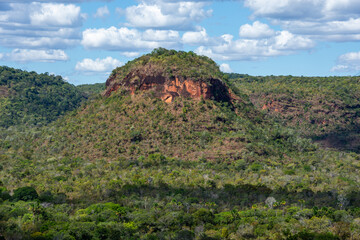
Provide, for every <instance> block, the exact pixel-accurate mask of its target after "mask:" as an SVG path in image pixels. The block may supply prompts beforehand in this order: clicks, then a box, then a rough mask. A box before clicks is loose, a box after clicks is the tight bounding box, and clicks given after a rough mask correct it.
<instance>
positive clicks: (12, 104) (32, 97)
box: [0, 67, 86, 128]
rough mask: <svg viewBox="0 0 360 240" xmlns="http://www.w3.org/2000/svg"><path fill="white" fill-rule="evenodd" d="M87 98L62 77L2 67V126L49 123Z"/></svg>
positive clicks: (0, 68)
mask: <svg viewBox="0 0 360 240" xmlns="http://www.w3.org/2000/svg"><path fill="white" fill-rule="evenodd" d="M85 99H86V98H85V95H84V94H82V92H81V91H79V90H78V89H77V88H76V87H75V86H73V85H71V84H69V83H67V82H65V81H64V80H63V79H62V77H60V76H54V75H49V74H48V73H44V74H37V73H35V72H26V71H22V70H17V69H13V68H9V67H0V127H4V128H7V127H9V126H13V125H19V124H28V125H41V124H45V123H48V122H51V121H54V120H55V119H57V118H59V117H60V116H62V115H63V114H64V113H66V112H68V111H71V110H74V109H75V108H77V107H79V106H80V104H81V102H82V101H83V100H85Z"/></svg>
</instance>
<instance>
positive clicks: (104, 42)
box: [81, 27, 179, 52]
mask: <svg viewBox="0 0 360 240" xmlns="http://www.w3.org/2000/svg"><path fill="white" fill-rule="evenodd" d="M150 32H151V33H153V34H154V35H153V36H150V35H149V33H150ZM178 42H179V40H178V33H177V32H175V31H153V30H147V31H145V32H144V33H143V32H140V31H138V30H136V29H129V28H126V27H122V28H116V27H110V28H107V29H105V28H100V29H86V30H85V31H84V32H83V40H82V42H81V43H82V44H83V46H84V47H85V48H88V49H105V50H113V51H124V52H137V51H140V50H149V49H153V48H157V47H165V48H173V47H176V46H178V44H179V43H178Z"/></svg>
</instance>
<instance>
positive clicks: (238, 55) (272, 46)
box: [195, 31, 314, 61]
mask: <svg viewBox="0 0 360 240" xmlns="http://www.w3.org/2000/svg"><path fill="white" fill-rule="evenodd" d="M233 38H234V37H233V36H232V35H230V34H225V35H223V36H222V37H221V42H219V43H218V44H216V45H212V46H208V47H204V46H200V47H198V48H197V49H196V50H195V52H196V53H198V54H201V55H206V56H208V57H210V58H214V59H216V60H223V61H229V60H231V61H236V60H259V59H264V58H267V57H274V56H284V55H290V54H294V53H296V52H297V51H299V50H306V49H310V48H312V47H314V42H313V41H312V40H310V39H309V38H306V37H302V36H297V35H294V34H292V33H290V32H288V31H278V32H276V33H275V36H273V37H271V38H263V39H238V40H233Z"/></svg>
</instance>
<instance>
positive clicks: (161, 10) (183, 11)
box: [125, 1, 212, 30]
mask: <svg viewBox="0 0 360 240" xmlns="http://www.w3.org/2000/svg"><path fill="white" fill-rule="evenodd" d="M205 6H206V3H204V2H195V1H188V2H162V1H155V2H150V3H148V2H146V1H143V2H141V3H140V4H139V5H136V6H130V7H128V8H126V10H125V15H126V19H127V21H128V26H131V27H140V28H162V29H177V30H187V29H192V28H193V24H194V22H200V21H202V20H203V19H205V18H207V17H210V16H211V14H212V10H205V9H204V7H205Z"/></svg>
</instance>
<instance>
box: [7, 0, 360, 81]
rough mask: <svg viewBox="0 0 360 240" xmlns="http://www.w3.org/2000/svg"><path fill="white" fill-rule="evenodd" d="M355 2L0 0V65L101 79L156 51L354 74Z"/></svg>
mask: <svg viewBox="0 0 360 240" xmlns="http://www.w3.org/2000/svg"><path fill="white" fill-rule="evenodd" d="M359 41H360V1H359V0H238V1H236V0H231V1H230V0H229V1H226V0H222V1H209V0H204V1H199V0H192V1H191V0H188V1H179V0H143V1H141V0H121V1H116V0H113V1H111V0H104V1H100V0H75V1H71V0H57V1H47V0H38V1H36V2H35V1H34V2H33V1H29V0H26V1H25V0H12V1H10V0H0V65H6V66H11V67H15V68H20V69H24V70H28V71H37V72H48V73H50V74H55V75H61V76H63V77H64V78H65V79H66V80H67V81H69V82H70V83H73V84H76V85H77V84H84V83H96V82H105V81H106V79H107V77H108V75H109V73H110V72H111V71H112V69H114V68H115V67H117V66H122V65H123V64H125V63H126V62H127V61H129V60H132V59H134V58H135V57H138V56H140V55H142V54H144V53H148V52H150V51H152V49H153V48H156V47H165V48H171V49H176V50H185V51H190V50H191V51H194V52H196V53H197V54H200V55H206V56H209V57H211V58H212V59H214V60H215V61H216V62H217V63H218V64H219V66H220V67H221V69H222V70H223V71H225V72H237V73H244V74H250V75H298V76H299V75H303V76H332V75H356V74H359V73H360V48H359Z"/></svg>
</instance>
